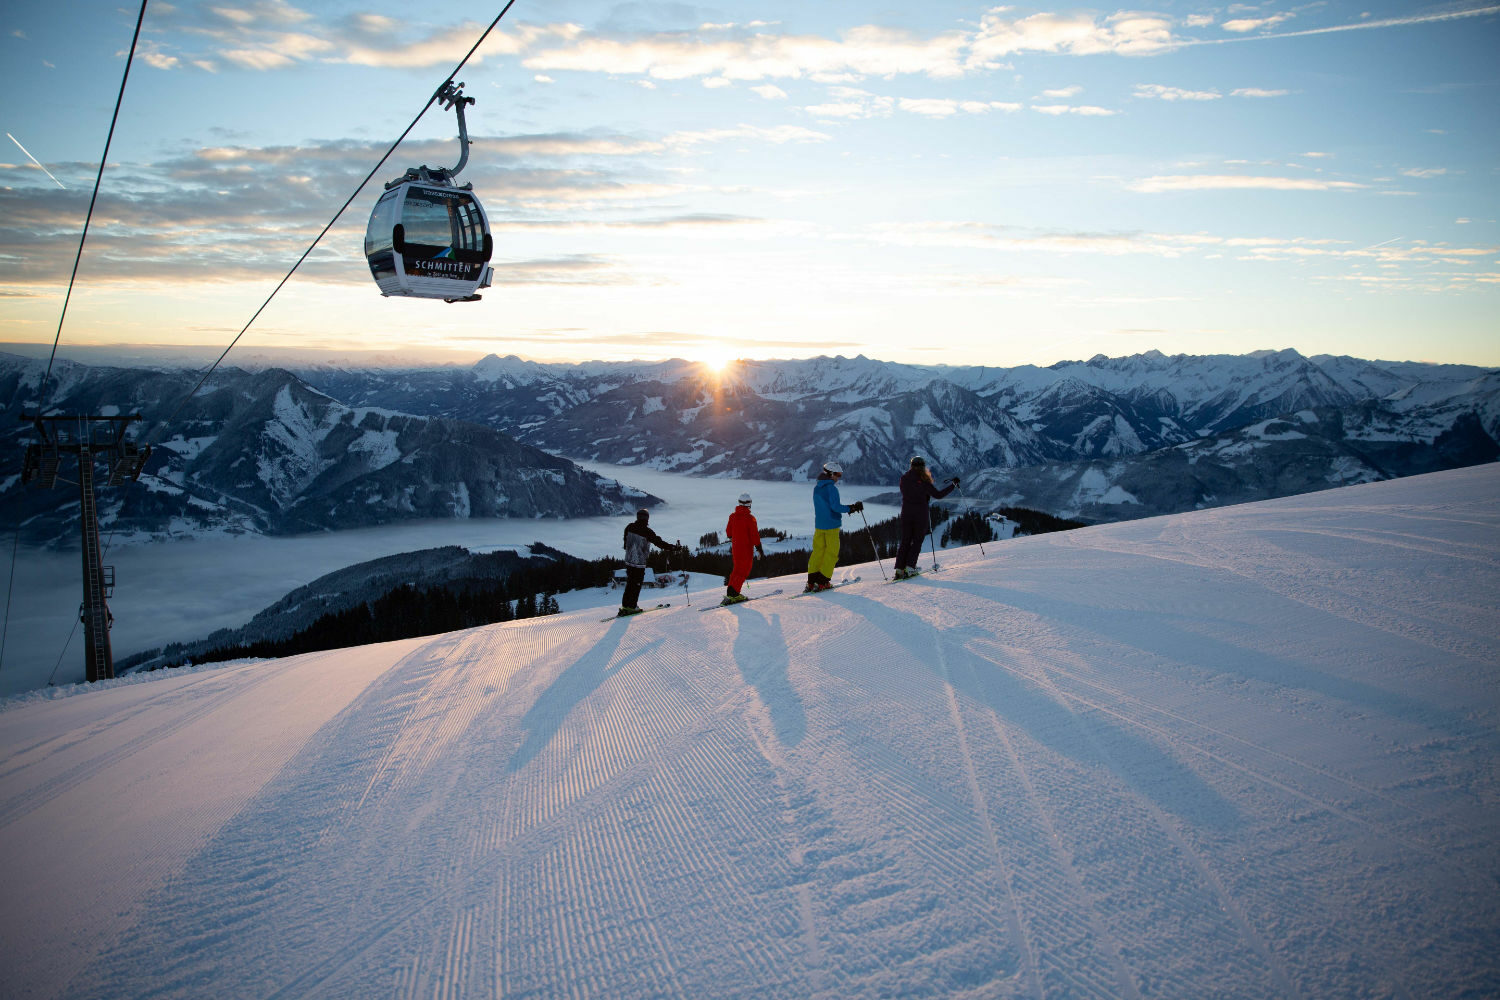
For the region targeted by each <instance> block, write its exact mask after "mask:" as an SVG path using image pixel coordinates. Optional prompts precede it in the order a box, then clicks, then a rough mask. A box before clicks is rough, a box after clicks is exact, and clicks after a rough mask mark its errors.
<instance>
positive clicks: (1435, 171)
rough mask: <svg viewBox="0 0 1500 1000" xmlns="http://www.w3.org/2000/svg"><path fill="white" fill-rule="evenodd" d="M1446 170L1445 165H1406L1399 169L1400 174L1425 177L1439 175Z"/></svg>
mask: <svg viewBox="0 0 1500 1000" xmlns="http://www.w3.org/2000/svg"><path fill="white" fill-rule="evenodd" d="M1447 172H1448V168H1447V167H1408V168H1406V169H1405V170H1402V171H1401V176H1403V177H1419V178H1422V179H1427V178H1432V177H1441V176H1443V175H1444V174H1446V173H1447Z"/></svg>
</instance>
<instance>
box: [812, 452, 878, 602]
mask: <svg viewBox="0 0 1500 1000" xmlns="http://www.w3.org/2000/svg"><path fill="white" fill-rule="evenodd" d="M843 477H844V469H843V466H841V465H839V464H838V463H837V462H825V463H823V472H822V473H821V474H820V475H819V476H818V481H817V483H816V484H815V485H814V486H813V547H812V558H810V559H808V560H807V586H806V587H805V588H803V589H804V592H805V591H809V590H829V589H831V588H832V587H833V570H834V567H836V566H837V565H838V563H839V527H840V525H842V524H843V523H844V515H845V514H857V513H859V512H860V511H862V510H864V509H865V505H864V504H863V503H861V502H859V501H858V500H856V501H855V502H854V503H852V504H849V505H847V506H845V504H844V503H843V502H842V501H841V500H840V499H839V487H838V481H839V480H840V479H842V478H843Z"/></svg>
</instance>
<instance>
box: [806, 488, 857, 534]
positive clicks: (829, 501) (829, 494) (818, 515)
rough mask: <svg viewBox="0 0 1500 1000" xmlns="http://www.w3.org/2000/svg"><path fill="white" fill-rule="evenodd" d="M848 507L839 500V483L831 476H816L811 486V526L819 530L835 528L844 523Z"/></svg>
mask: <svg viewBox="0 0 1500 1000" xmlns="http://www.w3.org/2000/svg"><path fill="white" fill-rule="evenodd" d="M847 513H849V508H848V507H847V506H845V505H844V504H842V503H840V502H839V485H838V483H836V482H834V481H833V477H832V476H828V477H827V478H824V477H823V476H819V477H818V484H817V485H816V486H814V487H813V527H815V528H817V529H818V530H819V531H823V530H826V529H828V528H837V527H839V526H840V525H842V524H843V523H844V515H845V514H847Z"/></svg>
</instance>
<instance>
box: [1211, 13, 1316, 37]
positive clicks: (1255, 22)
mask: <svg viewBox="0 0 1500 1000" xmlns="http://www.w3.org/2000/svg"><path fill="white" fill-rule="evenodd" d="M1296 16H1297V15H1295V14H1272V15H1271V16H1270V17H1245V18H1237V19H1236V20H1233V21H1225V22H1224V23H1223V24H1222V25H1220V27H1222V28H1223V29H1224V30H1225V31H1233V32H1236V33H1237V34H1244V33H1246V32H1250V31H1263V30H1265V29H1267V28H1274V27H1276V26H1277V25H1278V24H1281V23H1283V22H1285V21H1290V20H1291V19H1292V18H1294V17H1296Z"/></svg>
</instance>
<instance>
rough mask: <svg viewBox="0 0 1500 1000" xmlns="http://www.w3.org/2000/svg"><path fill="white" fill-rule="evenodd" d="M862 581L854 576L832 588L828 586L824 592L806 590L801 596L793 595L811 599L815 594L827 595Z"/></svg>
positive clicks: (798, 595)
mask: <svg viewBox="0 0 1500 1000" xmlns="http://www.w3.org/2000/svg"><path fill="white" fill-rule="evenodd" d="M861 579H862V578H861V577H857V576H852V577H850V578H849V579H847V580H840V581H839V582H838V583H835V584H833V585H831V586H828V587H824V588H823V589H822V590H804V591H802V592H801V593H800V594H793V595H792V596H793V597H810V596H812V595H813V594H826V593H828V592H829V591H830V590H838V589H839V588H840V587H847V586H849V584H851V583H858V582H859V581H860V580H861Z"/></svg>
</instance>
